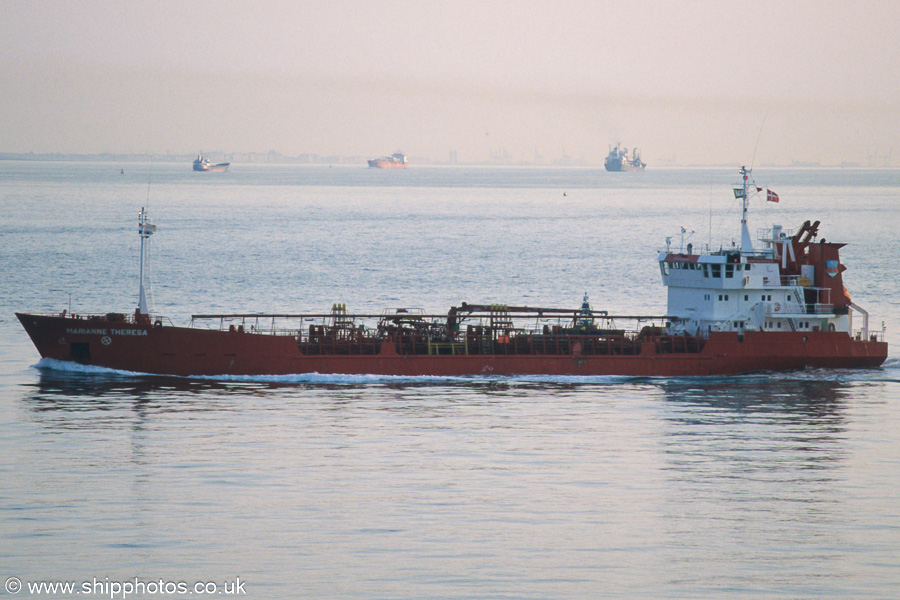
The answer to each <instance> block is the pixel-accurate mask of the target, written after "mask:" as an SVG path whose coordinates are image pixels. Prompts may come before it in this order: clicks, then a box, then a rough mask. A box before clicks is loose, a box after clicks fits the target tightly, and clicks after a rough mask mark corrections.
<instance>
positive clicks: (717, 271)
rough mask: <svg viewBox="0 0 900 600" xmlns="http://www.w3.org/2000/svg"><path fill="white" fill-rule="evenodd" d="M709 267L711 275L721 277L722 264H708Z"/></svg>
mask: <svg viewBox="0 0 900 600" xmlns="http://www.w3.org/2000/svg"><path fill="white" fill-rule="evenodd" d="M710 268H711V269H712V276H713V277H718V278H719V279H721V278H722V265H710Z"/></svg>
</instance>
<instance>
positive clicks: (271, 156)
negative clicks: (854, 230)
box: [0, 152, 897, 171]
mask: <svg viewBox="0 0 900 600" xmlns="http://www.w3.org/2000/svg"><path fill="white" fill-rule="evenodd" d="M203 156H205V157H208V158H209V159H210V161H213V162H230V163H233V164H234V163H237V164H253V165H264V164H273V165H311V166H332V165H343V166H360V165H362V166H365V165H366V160H367V159H366V158H365V157H361V156H321V155H318V154H301V155H299V156H285V155H282V154H278V153H275V152H268V153H262V152H249V153H242V152H227V153H226V152H209V153H206V152H204V153H203ZM195 158H196V155H195V154H112V153H101V154H63V153H54V152H41V153H38V152H27V153H16V152H0V161H6V160H20V161H34V162H41V161H44V162H98V163H147V162H158V163H173V164H177V163H190V162H193V160H194V159H195ZM411 166H412V167H413V168H414V167H415V166H435V167H438V166H439V167H454V166H457V167H545V168H565V167H576V168H603V164H602V163H597V164H593V163H589V162H582V161H574V160H573V161H570V162H559V161H556V162H554V163H534V162H523V161H519V162H515V161H509V162H472V163H464V162H456V163H451V162H441V161H432V160H428V159H423V158H417V159H416V160H415V161H414V163H413V164H412V165H411ZM757 166H758V167H760V168H768V169H892V168H897V167H894V166H893V165H864V164H862V163H857V162H842V163H838V164H823V163H818V162H802V161H794V162H792V163H789V164H774V163H770V164H760V165H757ZM731 167H734V165H733V164H730V163H721V164H709V165H702V164H676V163H663V164H659V165H656V168H658V169H666V168H685V169H693V168H731ZM647 170H648V171H652V170H653V167H652V166H651V167H648V169H647Z"/></svg>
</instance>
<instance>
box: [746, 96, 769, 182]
mask: <svg viewBox="0 0 900 600" xmlns="http://www.w3.org/2000/svg"><path fill="white" fill-rule="evenodd" d="M768 118H769V109H768V108H767V109H766V114H765V116H763V121H762V125H760V126H759V133H758V134H757V136H756V145H755V146H753V158H751V159H750V170H751V171H752V170H753V167H754V165H756V149H757V148H759V138H761V137H762V132H763V127H765V126H766V119H768Z"/></svg>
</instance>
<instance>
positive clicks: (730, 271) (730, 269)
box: [725, 264, 734, 279]
mask: <svg viewBox="0 0 900 600" xmlns="http://www.w3.org/2000/svg"><path fill="white" fill-rule="evenodd" d="M733 278H734V265H731V264H728V265H725V279H733Z"/></svg>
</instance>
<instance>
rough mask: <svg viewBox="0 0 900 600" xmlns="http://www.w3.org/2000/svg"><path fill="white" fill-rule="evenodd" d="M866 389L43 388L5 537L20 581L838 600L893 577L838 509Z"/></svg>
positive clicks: (737, 383)
mask: <svg viewBox="0 0 900 600" xmlns="http://www.w3.org/2000/svg"><path fill="white" fill-rule="evenodd" d="M877 376H878V377H882V376H883V374H879V375H877ZM870 377H871V375H869V374H855V375H854V374H845V373H837V374H835V373H831V374H825V373H817V372H802V373H795V374H783V375H777V376H772V375H753V376H743V377H732V378H715V379H647V378H516V377H509V378H468V379H467V378H462V379H458V378H449V379H439V378H421V379H416V378H412V379H409V378H407V379H391V378H380V379H376V380H372V379H359V380H354V379H352V378H340V379H331V380H329V379H328V378H318V379H315V380H304V381H267V380H264V381H253V380H240V381H219V380H198V379H184V378H169V377H137V376H123V375H121V374H105V375H104V374H98V373H90V374H88V373H77V372H65V371H60V370H56V369H41V370H40V373H39V376H38V377H37V379H36V380H34V381H33V382H31V383H27V384H25V385H23V386H20V388H19V391H20V392H22V393H20V394H19V396H18V402H17V405H18V406H19V407H20V408H21V409H23V411H24V413H25V414H26V415H27V418H26V420H27V421H30V423H31V424H32V425H33V426H34V431H35V432H36V433H37V435H35V434H31V435H27V436H26V435H22V436H21V437H20V438H19V451H20V453H21V456H20V458H19V460H20V462H21V467H22V468H21V472H22V473H23V475H22V476H21V477H20V478H19V479H18V480H17V482H16V485H17V486H18V487H17V488H11V490H10V491H8V494H9V495H10V497H11V498H12V504H13V505H15V508H16V510H17V511H18V512H17V516H16V518H15V519H13V520H8V521H7V523H12V525H11V528H12V531H13V532H14V535H15V536H16V537H15V541H16V543H17V548H18V549H17V552H18V553H19V556H23V557H26V559H27V560H33V562H31V563H30V564H42V563H40V562H39V558H38V557H42V558H44V557H49V561H50V563H51V564H56V565H59V564H63V563H64V562H65V560H67V558H64V557H70V556H73V555H76V554H77V550H78V549H79V548H82V547H87V548H90V550H91V553H92V556H93V558H92V559H91V562H90V564H91V565H96V564H100V563H102V564H113V565H119V567H118V571H115V572H114V573H111V574H115V573H118V572H120V571H122V569H125V568H127V569H130V570H129V571H128V573H129V574H131V575H133V574H134V572H135V571H136V570H140V569H141V568H145V569H151V570H152V571H153V572H162V573H164V574H165V573H168V572H172V571H173V570H176V569H177V568H178V567H177V566H178V565H191V566H192V567H193V569H194V574H195V575H196V574H202V573H206V572H216V573H221V575H222V577H223V578H227V577H234V576H235V575H236V574H238V573H237V572H236V569H238V568H239V567H240V568H241V569H242V570H244V569H246V570H247V571H244V572H248V571H249V570H252V571H253V572H255V573H256V574H257V580H258V585H259V586H260V587H256V588H254V589H256V590H257V591H259V590H264V589H266V588H265V585H274V583H275V582H277V583H278V585H280V586H281V587H283V589H282V590H280V591H282V592H285V594H289V595H294V596H309V597H360V598H362V597H371V596H373V595H377V596H381V597H398V598H399V597H466V596H471V595H475V596H479V595H480V596H484V597H500V596H504V597H517V598H546V597H572V598H580V597H591V596H594V595H607V596H609V597H613V596H618V597H633V598H644V597H651V596H654V595H658V594H656V592H658V591H659V590H668V591H669V592H672V593H670V594H668V595H669V596H670V597H671V596H680V597H692V598H721V597H726V596H727V597H750V596H752V597H755V598H782V597H793V596H800V597H814V596H815V594H816V593H817V592H822V591H823V590H824V591H826V592H827V593H825V594H824V595H829V594H830V595H832V596H841V595H844V596H848V597H849V596H850V595H852V594H850V592H851V591H852V589H851V588H852V587H853V584H854V582H858V581H859V575H858V570H859V569H860V568H861V567H860V565H859V558H858V557H860V556H864V557H867V558H866V560H869V559H870V558H876V559H878V560H882V561H883V562H884V564H890V559H889V557H887V556H886V551H885V548H887V547H888V546H887V545H885V544H884V543H883V542H872V541H870V540H869V539H868V537H867V535H866V534H864V531H865V530H867V529H868V528H870V527H872V526H874V521H872V520H871V517H870V515H869V507H868V505H867V503H866V502H860V501H859V500H858V499H855V498H856V496H857V495H858V494H855V493H854V491H853V490H854V489H855V487H854V486H855V482H856V480H855V478H857V477H859V476H860V475H859V474H858V465H857V464H856V463H855V462H854V457H855V455H857V454H858V453H859V452H860V448H861V441H860V440H861V437H864V436H861V434H860V432H859V430H858V427H859V423H858V416H857V417H856V421H855V420H854V415H858V413H859V411H860V406H865V407H866V408H872V407H876V408H877V405H876V404H868V405H865V404H864V402H865V401H866V400H865V389H866V386H868V385H870V379H869V378H870ZM883 401H884V399H883V397H880V398H876V399H873V400H870V402H873V403H874V402H883ZM854 425H855V426H856V428H857V429H854ZM881 452H882V453H883V452H884V450H881ZM882 460H884V457H883V456H882ZM868 489H869V492H868V493H874V492H873V490H878V489H879V488H878V487H877V486H872V487H870V488H868ZM36 522H40V523H45V524H49V525H46V526H45V527H44V529H43V530H42V531H41V535H40V536H36V535H34V534H33V533H31V529H30V528H31V527H33V524H34V523H36ZM186 523H188V524H190V526H188V527H185V525H184V524H186ZM198 532H199V533H202V535H201V536H200V537H198ZM861 532H863V533H861ZM235 540H241V541H240V544H241V553H242V554H241V558H240V565H236V559H235V556H234V552H233V548H234V543H235V542H234V541H235ZM123 555H124V557H123ZM29 557H31V558H29ZM27 560H26V562H27ZM98 561H99V562H98ZM66 564H69V563H66ZM123 565H124V566H123ZM145 565H148V566H145ZM71 568H73V569H75V567H71ZM85 569H87V567H85ZM85 572H88V571H85ZM396 573H402V582H403V589H402V590H401V589H400V588H398V587H397V585H396V584H397V581H398V580H397V576H396V575H395V574H396ZM88 574H90V573H88ZM460 574H465V576H464V577H461V576H460ZM70 575H71V576H73V577H75V576H84V573H79V572H74V573H71V574H70ZM360 581H363V582H365V586H364V587H365V589H362V588H361V587H355V585H358V584H355V583H354V582H360ZM335 582H337V583H335ZM473 590H474V594H473ZM587 590H591V591H592V592H596V594H593V593H587ZM567 592H568V593H567ZM263 595H265V594H263ZM283 595H284V594H283Z"/></svg>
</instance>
